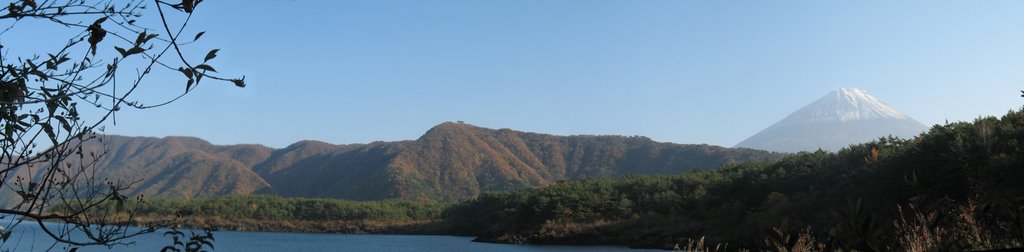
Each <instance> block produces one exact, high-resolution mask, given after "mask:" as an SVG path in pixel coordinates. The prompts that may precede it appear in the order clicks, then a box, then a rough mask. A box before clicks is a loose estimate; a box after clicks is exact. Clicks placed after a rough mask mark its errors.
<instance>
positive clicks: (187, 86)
mask: <svg viewBox="0 0 1024 252" xmlns="http://www.w3.org/2000/svg"><path fill="white" fill-rule="evenodd" d="M195 82H196V81H195V80H193V79H188V83H185V92H188V89H190V88H192V83H195Z"/></svg>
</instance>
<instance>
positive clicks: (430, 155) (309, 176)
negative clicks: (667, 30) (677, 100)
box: [97, 122, 782, 200]
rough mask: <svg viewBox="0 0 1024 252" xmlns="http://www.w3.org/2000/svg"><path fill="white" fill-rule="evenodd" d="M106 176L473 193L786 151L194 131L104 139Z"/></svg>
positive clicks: (386, 193)
mask: <svg viewBox="0 0 1024 252" xmlns="http://www.w3.org/2000/svg"><path fill="white" fill-rule="evenodd" d="M103 143H104V145H103V146H105V148H106V149H107V151H108V153H107V155H106V156H105V157H104V159H103V160H101V162H100V163H99V166H98V167H99V168H98V170H97V175H98V176H99V177H109V178H120V179H138V180H140V181H141V182H140V183H138V184H137V186H136V187H135V188H134V190H133V191H132V192H131V193H132V194H144V195H146V196H147V197H153V196H157V197H161V196H163V197H185V198H195V197H210V196H217V195H226V194H243V195H244V194H273V195H280V196H286V197H327V198H342V199H352V200H376V199H388V198H403V199H434V200H448V199H467V198H471V197H475V196H477V195H479V194H480V193H482V192H488V191H509V190H516V189H523V188H532V187H539V186H546V185H550V184H553V183H557V182H558V181H561V180H579V179H583V178H591V177H613V176H623V175H629V174H669V173H679V172H683V171H689V170H694V169H714V168H717V167H719V166H720V165H722V164H726V163H735V162H745V161H756V160H773V159H777V158H780V157H781V155H782V154H778V153H769V152H766V151H760V150H751V149H745V148H724V147H718V146H710V145H684V144H673V143H660V142H655V141H652V140H650V139H648V138H645V137H624V136H555V135H547V134H537V133H527V132H521V131H514V130H509V129H499V130H494V129H487V128H481V127H476V126H472V125H469V124H464V123H454V122H446V123H442V124H440V125H437V126H435V127H433V128H431V129H430V130H429V131H427V132H426V134H424V135H423V136H422V137H420V138H419V139H416V140H414V141H398V142H374V143H370V144H350V145H333V144H328V143H323V142H317V141H301V142H298V143H295V144H292V145H290V146H288V147H286V148H283V149H272V148H269V147H265V146H262V145H227V146H220V145H213V144H210V143H209V142H206V141H204V140H201V139H198V138H192V137H166V138H151V137H124V136H104V137H103Z"/></svg>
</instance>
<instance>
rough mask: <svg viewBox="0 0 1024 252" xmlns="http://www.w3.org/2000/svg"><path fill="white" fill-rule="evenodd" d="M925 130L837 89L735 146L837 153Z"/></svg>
mask: <svg viewBox="0 0 1024 252" xmlns="http://www.w3.org/2000/svg"><path fill="white" fill-rule="evenodd" d="M926 129H928V128H927V127H925V126H924V125H923V124H921V123H920V122H917V121H916V120H914V119H913V118H910V117H909V116H907V115H905V114H903V113H900V112H899V111H896V109H893V108H892V107H890V106H889V105H888V104H885V103H884V102H882V101H881V100H879V99H878V98H875V97H874V96H871V95H870V94H868V93H867V91H864V90H861V89H854V88H840V89H836V90H833V91H831V92H829V93H828V94H825V96H823V97H821V98H820V99H818V100H817V101H814V102H812V103H811V104H808V105H807V106H804V107H803V108H801V109H800V110H797V111H796V112H793V113H792V114H790V115H789V116H787V117H786V118H784V119H782V120H781V121H779V122H777V123H775V124H773V125H771V126H769V127H768V128H766V129H764V130H762V131H761V132H758V133H757V134H755V135H754V136H751V137H750V138H747V139H746V140H743V142H740V143H739V144H737V145H736V147H745V148H752V149H760V150H768V151H777V152H799V151H815V150H818V149H822V150H827V151H837V150H839V149H841V148H843V147H847V146H850V145H851V144H858V143H863V142H868V141H871V140H875V139H878V138H879V137H885V136H895V137H903V138H908V137H914V136H917V135H918V134H921V133H923V132H924V131H925V130H926Z"/></svg>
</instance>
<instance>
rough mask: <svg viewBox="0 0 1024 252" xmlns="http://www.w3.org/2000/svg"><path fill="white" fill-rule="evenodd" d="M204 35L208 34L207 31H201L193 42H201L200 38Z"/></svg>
mask: <svg viewBox="0 0 1024 252" xmlns="http://www.w3.org/2000/svg"><path fill="white" fill-rule="evenodd" d="M203 34H206V31H201V32H199V33H196V38H194V39H192V41H196V40H199V37H202V36H203Z"/></svg>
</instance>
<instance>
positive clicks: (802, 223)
mask: <svg viewBox="0 0 1024 252" xmlns="http://www.w3.org/2000/svg"><path fill="white" fill-rule="evenodd" d="M1022 159H1024V112H1021V111H1011V112H1010V113H1008V114H1007V115H1005V116H1003V117H1002V118H995V117H984V118H979V119H977V120H975V121H974V122H958V123H951V124H947V125H943V126H934V127H933V128H931V129H930V130H929V131H928V132H926V133H924V134H922V135H920V136H918V137H915V138H913V139H896V138H882V139H879V140H877V141H873V142H869V143H864V144H859V145H854V146H850V147H848V148H845V149H842V150H840V151H839V152H837V153H830V152H824V151H818V152H811V153H799V154H795V155H791V156H788V157H786V158H783V159H782V160H779V161H775V162H753V163H742V164H735V165H726V166H723V167H721V168H718V169H715V170H701V171H692V172H686V173H682V174H678V175H664V176H626V177H619V178H601V179H587V180H583V181H576V182H563V183H558V184H555V185H551V186H548V187H544V188H537V189H528V190H522V191H517V192H503V193H486V194H483V195H481V196H479V197H477V198H475V199H471V200H467V201H462V202H458V203H454V204H449V203H436V202H433V203H432V202H413V201H398V200H389V201H374V202H350V201H341V200H323V199H289V198H279V197H268V196H229V197H222V198H213V199H204V200H170V199H159V200H150V201H148V203H147V204H144V205H140V206H137V207H139V209H140V211H139V212H140V213H142V214H143V215H152V216H160V215H163V216H167V215H175V214H186V215H189V214H191V215H202V216H219V217H222V218H225V219H230V220H283V221H330V220H408V221H426V222H432V223H442V224H440V225H439V226H440V228H435V229H432V230H433V231H432V232H435V233H444V234H459V235H474V236H478V237H479V238H478V240H480V241H491V242H510V243H549V244H616V245H628V246H634V247H656V248H672V247H674V246H676V245H677V244H679V245H680V246H682V247H683V248H686V247H690V248H699V249H709V250H716V248H717V249H724V250H734V249H739V248H748V249H772V250H774V249H782V248H785V249H787V250H794V249H800V248H803V249H809V250H823V249H825V250H839V249H842V250H869V251H883V250H919V251H921V250H928V249H930V248H943V249H944V250H962V249H993V248H1006V247H1021V246H1024V162H1022V161H1024V160H1022ZM105 211H106V210H105ZM698 241H700V242H698ZM695 246H696V247H695Z"/></svg>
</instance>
